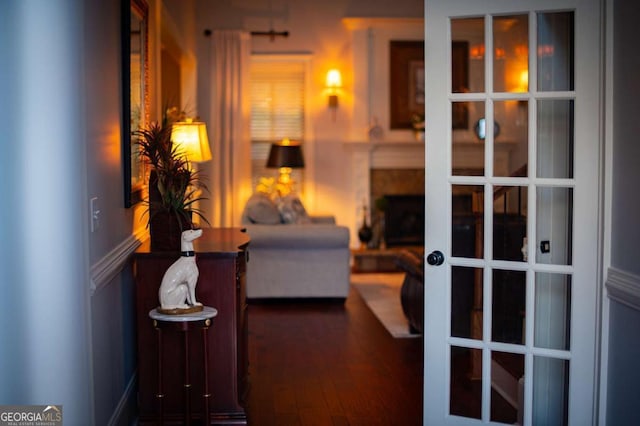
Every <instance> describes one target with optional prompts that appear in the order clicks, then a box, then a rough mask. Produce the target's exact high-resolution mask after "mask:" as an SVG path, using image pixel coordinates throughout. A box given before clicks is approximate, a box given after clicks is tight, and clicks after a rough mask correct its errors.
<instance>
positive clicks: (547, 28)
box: [537, 12, 574, 92]
mask: <svg viewBox="0 0 640 426" xmlns="http://www.w3.org/2000/svg"><path fill="white" fill-rule="evenodd" d="M537 20H538V30H537V32H538V52H537V60H538V67H537V71H538V72H537V74H538V90H539V91H541V92H550V91H562V90H573V79H574V41H573V38H574V36H573V33H574V23H573V21H574V13H573V12H550V13H538V17H537Z"/></svg>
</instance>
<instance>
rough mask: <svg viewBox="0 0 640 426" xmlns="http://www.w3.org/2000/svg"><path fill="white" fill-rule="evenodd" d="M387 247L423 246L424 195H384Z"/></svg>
mask: <svg viewBox="0 0 640 426" xmlns="http://www.w3.org/2000/svg"><path fill="white" fill-rule="evenodd" d="M384 198H385V200H386V209H385V215H384V225H385V228H384V240H385V243H386V244H387V247H398V246H418V245H420V246H421V245H424V195H420V194H417V195H385V196H384Z"/></svg>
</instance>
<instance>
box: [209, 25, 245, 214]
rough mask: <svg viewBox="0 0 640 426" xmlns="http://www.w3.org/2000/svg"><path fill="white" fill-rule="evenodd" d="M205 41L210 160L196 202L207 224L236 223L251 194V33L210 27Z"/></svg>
mask: <svg viewBox="0 0 640 426" xmlns="http://www.w3.org/2000/svg"><path fill="white" fill-rule="evenodd" d="M210 39H211V40H210V41H211V45H210V55H209V61H210V63H209V73H210V74H209V89H208V91H209V95H210V98H209V104H208V105H207V106H208V119H207V123H208V127H209V131H208V132H209V137H210V143H211V154H212V157H213V158H212V160H211V161H209V162H207V163H204V164H201V170H202V173H203V175H205V176H207V177H208V179H207V180H208V182H209V183H208V187H209V191H210V194H209V195H208V197H209V199H208V200H204V201H202V202H201V203H200V206H201V208H202V210H203V211H204V214H205V217H206V218H207V219H208V220H209V222H210V224H211V226H213V227H229V226H239V225H240V217H241V214H242V209H243V207H244V204H245V202H246V200H247V199H248V198H249V196H250V195H251V139H250V127H249V123H250V113H251V110H250V97H249V89H250V87H249V64H250V59H251V58H250V52H251V49H250V43H251V36H250V34H249V33H248V32H244V31H235V30H219V31H218V30H216V31H213V34H212V35H211V37H210Z"/></svg>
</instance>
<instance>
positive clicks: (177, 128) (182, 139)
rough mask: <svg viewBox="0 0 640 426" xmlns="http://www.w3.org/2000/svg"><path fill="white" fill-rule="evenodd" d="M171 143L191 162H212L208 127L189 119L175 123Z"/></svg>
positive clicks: (172, 128)
mask: <svg viewBox="0 0 640 426" xmlns="http://www.w3.org/2000/svg"><path fill="white" fill-rule="evenodd" d="M171 141H172V142H173V143H175V144H177V145H178V149H179V150H180V151H182V152H184V154H185V155H186V156H187V159H188V160H189V161H193V162H201V161H209V160H211V149H210V148H209V138H208V137H207V125H206V124H204V123H202V122H199V121H193V120H191V119H187V120H186V121H180V122H177V123H174V124H173V126H172V127H171Z"/></svg>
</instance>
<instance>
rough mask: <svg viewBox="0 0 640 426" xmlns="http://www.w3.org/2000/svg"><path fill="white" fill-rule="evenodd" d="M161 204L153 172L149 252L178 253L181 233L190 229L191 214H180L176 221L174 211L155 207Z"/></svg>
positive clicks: (156, 179)
mask: <svg viewBox="0 0 640 426" xmlns="http://www.w3.org/2000/svg"><path fill="white" fill-rule="evenodd" d="M161 202H162V197H161V196H160V191H158V178H157V175H156V172H155V170H152V171H151V175H150V177H149V204H150V207H149V215H150V219H149V234H150V238H151V251H180V244H181V242H180V239H181V237H182V231H184V230H185V229H190V228H191V227H192V225H191V212H187V214H186V217H185V214H184V212H182V214H180V220H178V217H177V214H176V212H175V211H169V210H161V209H159V208H158V207H157V206H158V205H159V204H160V203H161Z"/></svg>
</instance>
